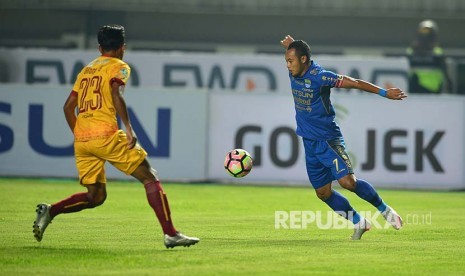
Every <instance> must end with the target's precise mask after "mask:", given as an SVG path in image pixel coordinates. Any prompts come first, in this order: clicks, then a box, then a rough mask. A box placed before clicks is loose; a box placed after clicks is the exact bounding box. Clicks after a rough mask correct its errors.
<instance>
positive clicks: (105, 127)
mask: <svg viewBox="0 0 465 276" xmlns="http://www.w3.org/2000/svg"><path fill="white" fill-rule="evenodd" d="M130 74H131V68H130V67H129V65H128V64H127V63H126V62H124V61H122V60H120V59H118V58H114V57H107V56H100V57H98V58H96V59H95V60H93V61H92V62H90V63H89V64H88V65H87V66H86V67H84V68H83V69H82V70H81V72H80V73H79V75H78V76H77V79H76V82H75V83H74V87H73V92H72V93H76V94H77V97H78V115H77V121H76V126H75V127H74V139H75V141H77V142H83V141H89V140H95V139H103V138H107V137H110V136H111V135H113V134H114V133H115V132H116V131H118V124H117V120H116V109H115V107H114V104H113V99H112V97H111V85H112V83H113V82H118V83H120V84H121V85H125V84H126V82H127V80H128V79H129V75H130Z"/></svg>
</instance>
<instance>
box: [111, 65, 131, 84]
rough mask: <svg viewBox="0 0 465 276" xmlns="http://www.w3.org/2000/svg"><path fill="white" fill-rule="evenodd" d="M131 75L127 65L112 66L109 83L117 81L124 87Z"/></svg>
mask: <svg viewBox="0 0 465 276" xmlns="http://www.w3.org/2000/svg"><path fill="white" fill-rule="evenodd" d="M130 75H131V68H130V67H129V65H128V64H127V63H122V64H118V65H116V66H114V68H113V70H112V72H111V76H110V80H111V82H113V81H117V82H119V83H121V84H122V85H125V84H126V83H127V81H128V80H129V76H130Z"/></svg>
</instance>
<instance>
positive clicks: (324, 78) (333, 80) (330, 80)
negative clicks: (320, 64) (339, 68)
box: [319, 70, 344, 88]
mask: <svg viewBox="0 0 465 276" xmlns="http://www.w3.org/2000/svg"><path fill="white" fill-rule="evenodd" d="M319 78H320V81H321V86H329V87H336V88H337V87H341V85H342V80H343V79H344V76H343V75H339V74H336V73H334V72H331V71H326V70H323V71H321V72H320V74H319Z"/></svg>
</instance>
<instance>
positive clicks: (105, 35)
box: [97, 25, 125, 51]
mask: <svg viewBox="0 0 465 276" xmlns="http://www.w3.org/2000/svg"><path fill="white" fill-rule="evenodd" d="M97 38H98V43H99V44H100V47H102V49H103V50H104V51H111V50H117V49H118V48H120V47H121V46H123V45H124V43H125V32H124V27H123V26H121V25H105V26H102V27H101V28H100V29H99V31H98V35H97Z"/></svg>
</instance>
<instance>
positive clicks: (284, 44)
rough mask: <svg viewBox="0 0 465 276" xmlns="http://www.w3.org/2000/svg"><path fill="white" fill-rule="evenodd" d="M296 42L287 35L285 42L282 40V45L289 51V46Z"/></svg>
mask: <svg viewBox="0 0 465 276" xmlns="http://www.w3.org/2000/svg"><path fill="white" fill-rule="evenodd" d="M292 42H294V39H293V38H292V36H290V35H286V36H285V37H284V38H283V40H281V45H282V46H283V47H284V49H287V47H289V44H291V43H292Z"/></svg>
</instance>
